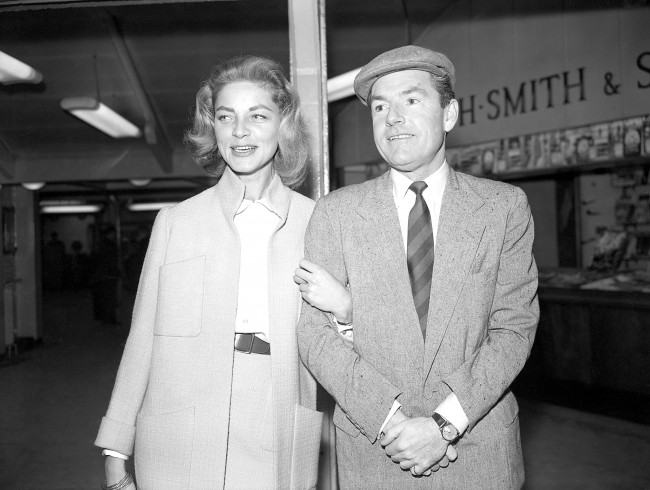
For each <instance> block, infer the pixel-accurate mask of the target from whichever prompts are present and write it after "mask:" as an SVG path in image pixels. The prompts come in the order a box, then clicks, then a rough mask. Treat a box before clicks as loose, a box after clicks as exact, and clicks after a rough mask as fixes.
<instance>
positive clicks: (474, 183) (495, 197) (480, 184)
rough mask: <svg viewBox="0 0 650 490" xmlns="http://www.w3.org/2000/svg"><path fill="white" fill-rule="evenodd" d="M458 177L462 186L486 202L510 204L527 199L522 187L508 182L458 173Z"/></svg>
mask: <svg viewBox="0 0 650 490" xmlns="http://www.w3.org/2000/svg"><path fill="white" fill-rule="evenodd" d="M456 176H457V178H458V182H459V184H460V185H464V186H467V187H469V188H471V189H472V190H473V191H474V192H475V193H476V194H477V195H479V196H480V197H481V198H483V199H484V200H486V201H492V202H503V201H506V202H510V201H512V200H517V199H519V198H521V197H522V196H523V197H524V198H525V194H524V192H523V191H522V190H521V188H520V187H517V186H515V185H512V184H509V183H507V182H502V181H500V180H494V179H488V178H485V177H477V176H475V175H469V174H464V173H462V172H456Z"/></svg>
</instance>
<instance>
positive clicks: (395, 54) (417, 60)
mask: <svg viewBox="0 0 650 490" xmlns="http://www.w3.org/2000/svg"><path fill="white" fill-rule="evenodd" d="M402 70H422V71H428V72H430V73H433V74H434V75H442V76H444V75H449V78H450V79H451V85H452V87H453V86H454V84H455V82H456V75H455V69H454V64H453V63H452V62H451V61H450V60H449V58H447V57H446V56H445V55H444V54H442V53H438V52H436V51H431V50H430V49H427V48H423V47H421V46H410V45H409V46H401V47H399V48H395V49H391V50H390V51H386V52H385V53H382V54H380V55H379V56H377V57H376V58H375V59H373V60H372V61H371V62H370V63H368V64H367V65H366V66H364V67H363V68H361V71H360V72H359V73H358V74H357V76H356V77H355V79H354V93H355V94H357V97H359V99H361V102H363V104H364V105H368V97H369V96H370V90H371V89H372V86H373V84H374V83H375V82H376V81H377V80H378V79H380V78H381V77H383V76H384V75H388V74H389V73H394V72H396V71H402Z"/></svg>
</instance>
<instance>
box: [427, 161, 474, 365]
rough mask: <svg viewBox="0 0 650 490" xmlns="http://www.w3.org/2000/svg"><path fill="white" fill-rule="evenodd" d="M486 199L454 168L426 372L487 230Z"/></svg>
mask: <svg viewBox="0 0 650 490" xmlns="http://www.w3.org/2000/svg"><path fill="white" fill-rule="evenodd" d="M482 206H483V199H482V198H481V197H480V196H479V195H477V194H476V193H475V192H474V191H473V189H472V188H471V187H469V186H468V185H466V184H465V183H464V182H463V181H462V180H460V179H459V176H458V174H456V172H455V171H454V170H453V169H451V168H450V169H449V178H448V181H447V186H446V188H445V193H444V195H443V198H442V206H441V210H440V220H439V223H438V233H437V241H436V251H435V263H434V267H433V279H432V283H431V302H430V303H429V321H428V326H427V339H426V346H425V356H424V372H425V373H426V375H427V376H428V373H429V371H430V369H431V366H432V365H433V361H434V359H435V356H436V354H437V353H438V349H439V348H440V344H441V342H442V339H443V338H444V335H445V332H446V330H447V326H448V325H449V320H450V318H451V315H452V313H453V311H454V308H455V307H456V303H457V301H458V298H459V296H460V292H461V291H462V288H463V284H464V282H465V279H466V278H467V274H468V273H469V268H470V266H471V264H472V261H473V259H474V255H475V252H476V248H477V247H478V244H479V243H480V241H481V237H482V236H483V231H484V230H485V223H486V222H485V219H484V218H483V216H482V214H481V213H477V212H476V211H477V210H478V209H479V208H481V207H482Z"/></svg>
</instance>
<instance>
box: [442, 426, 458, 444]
mask: <svg viewBox="0 0 650 490" xmlns="http://www.w3.org/2000/svg"><path fill="white" fill-rule="evenodd" d="M457 436H458V431H457V430H456V428H455V427H454V426H453V425H445V426H444V427H443V428H442V437H443V438H444V439H445V441H453V440H454V439H456V437H457Z"/></svg>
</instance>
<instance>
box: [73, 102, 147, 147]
mask: <svg viewBox="0 0 650 490" xmlns="http://www.w3.org/2000/svg"><path fill="white" fill-rule="evenodd" d="M61 108H62V109H64V110H66V111H68V112H70V114H72V115H73V116H76V117H78V118H79V119H81V120H82V121H84V122H86V123H88V124H90V125H91V126H93V127H95V128H97V129H99V130H100V131H102V132H103V133H106V134H107V135H109V136H112V137H113V138H139V137H140V136H142V131H140V128H138V127H137V126H136V125H135V124H133V123H131V122H130V121H127V120H126V119H124V118H123V117H122V116H120V115H119V114H118V113H117V112H115V111H114V110H113V109H111V108H110V107H108V106H105V105H104V104H102V103H101V102H100V101H99V100H97V99H96V98H94V97H67V98H65V99H63V100H62V101H61Z"/></svg>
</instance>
